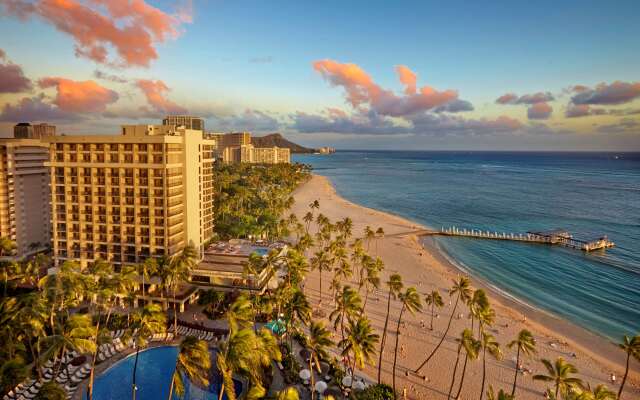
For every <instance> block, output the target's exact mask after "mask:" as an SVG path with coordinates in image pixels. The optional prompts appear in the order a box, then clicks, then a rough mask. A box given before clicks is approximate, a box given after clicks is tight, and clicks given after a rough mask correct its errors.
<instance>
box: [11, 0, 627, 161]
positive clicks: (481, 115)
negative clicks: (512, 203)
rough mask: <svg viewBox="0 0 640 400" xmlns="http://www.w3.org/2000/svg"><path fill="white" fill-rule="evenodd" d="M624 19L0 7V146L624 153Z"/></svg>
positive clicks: (36, 2) (410, 5) (557, 8)
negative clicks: (228, 136)
mask: <svg viewBox="0 0 640 400" xmlns="http://www.w3.org/2000/svg"><path fill="white" fill-rule="evenodd" d="M639 17H640V2H638V1H637V0H632V1H616V2H615V3H609V2H601V1H571V0H567V1H561V2H557V1H556V2H546V1H538V2H524V1H504V2H500V1H493V2H456V1H448V2H441V1H436V2H430V1H415V2H413V1H393V2H390V1H376V0H369V1H331V0H328V1H321V2H301V1H276V0H274V1H269V2H266V1H259V0H258V1H250V0H235V1H222V0H218V1H216V0H209V1H205V0H202V1H198V0H193V1H188V0H179V1H168V0H162V1H160V0H158V1H151V0H146V1H145V0H21V1H20V0H0V136H10V135H11V134H12V129H13V125H14V124H15V123H17V122H33V123H35V122H47V123H50V124H54V125H56V126H57V127H58V132H59V133H65V134H69V135H72V134H117V133H118V132H119V126H120V125H122V124H157V123H160V120H161V119H162V117H163V116H164V115H167V114H176V113H179V114H183V113H188V114H191V115H197V116H201V117H203V118H205V119H206V129H207V130H209V131H215V132H229V131H243V130H248V131H251V132H253V133H254V134H255V135H258V136H259V135H261V134H265V133H271V132H280V133H282V134H283V135H284V136H285V137H287V138H289V139H291V140H293V141H295V142H297V143H300V144H303V145H307V146H313V147H318V146H333V147H337V148H339V149H397V150H407V149H414V150H422V149H424V150H459V149H464V150H557V151H566V150H578V151H584V150H590V151H601V150H602V151H604V150H607V151H609V150H611V151H639V150H640V40H638V38H640V24H638V23H637V21H638V18H639Z"/></svg>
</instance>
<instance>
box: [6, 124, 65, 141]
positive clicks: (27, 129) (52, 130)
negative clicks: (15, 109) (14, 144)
mask: <svg viewBox="0 0 640 400" xmlns="http://www.w3.org/2000/svg"><path fill="white" fill-rule="evenodd" d="M55 135H56V127H55V125H49V124H44V123H43V124H35V125H31V124H30V123H28V122H21V123H19V124H16V125H15V126H14V127H13V137H14V138H17V139H42V138H45V137H49V136H55Z"/></svg>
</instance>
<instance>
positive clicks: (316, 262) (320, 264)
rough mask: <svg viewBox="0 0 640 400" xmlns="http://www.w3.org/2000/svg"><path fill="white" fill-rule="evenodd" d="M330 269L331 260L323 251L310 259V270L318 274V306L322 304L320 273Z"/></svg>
mask: <svg viewBox="0 0 640 400" xmlns="http://www.w3.org/2000/svg"><path fill="white" fill-rule="evenodd" d="M330 267H331V260H330V258H329V254H328V253H327V252H326V251H325V250H320V251H318V252H316V254H315V255H314V257H313V258H311V269H317V270H318V272H319V273H320V292H318V296H319V297H320V301H319V302H318V304H322V271H328V270H329V269H330Z"/></svg>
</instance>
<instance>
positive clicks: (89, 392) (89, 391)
mask: <svg viewBox="0 0 640 400" xmlns="http://www.w3.org/2000/svg"><path fill="white" fill-rule="evenodd" d="M100 314H101V313H100V311H98V321H97V322H96V341H95V343H96V351H94V352H93V357H91V371H89V384H88V385H87V399H88V400H92V399H93V370H94V368H95V367H96V359H97V358H98V336H99V333H100Z"/></svg>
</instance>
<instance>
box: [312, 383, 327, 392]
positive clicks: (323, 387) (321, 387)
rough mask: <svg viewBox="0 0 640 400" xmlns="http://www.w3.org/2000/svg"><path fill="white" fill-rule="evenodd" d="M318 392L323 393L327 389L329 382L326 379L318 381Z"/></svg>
mask: <svg viewBox="0 0 640 400" xmlns="http://www.w3.org/2000/svg"><path fill="white" fill-rule="evenodd" d="M315 389H316V392H318V393H320V394H322V393H324V391H325V390H327V382H325V381H318V382H316V387H315Z"/></svg>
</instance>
